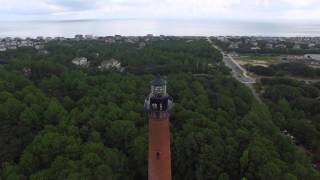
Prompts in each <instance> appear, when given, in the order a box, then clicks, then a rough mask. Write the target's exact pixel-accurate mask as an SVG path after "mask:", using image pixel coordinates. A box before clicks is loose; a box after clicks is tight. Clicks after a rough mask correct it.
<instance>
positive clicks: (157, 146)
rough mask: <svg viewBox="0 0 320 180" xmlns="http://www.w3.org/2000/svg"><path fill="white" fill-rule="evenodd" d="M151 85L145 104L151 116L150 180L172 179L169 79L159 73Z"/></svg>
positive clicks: (171, 104) (171, 102)
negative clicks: (167, 86)
mask: <svg viewBox="0 0 320 180" xmlns="http://www.w3.org/2000/svg"><path fill="white" fill-rule="evenodd" d="M150 85H151V92H150V94H149V96H148V97H147V99H146V100H145V104H144V106H145V109H146V110H147V111H148V116H149V155H148V180H171V153H170V121H169V111H170V110H171V109H172V107H173V101H172V98H171V97H170V96H169V95H168V94H167V89H166V85H167V81H166V80H163V79H161V78H160V76H159V75H158V77H157V78H156V79H155V80H153V81H151V82H150Z"/></svg>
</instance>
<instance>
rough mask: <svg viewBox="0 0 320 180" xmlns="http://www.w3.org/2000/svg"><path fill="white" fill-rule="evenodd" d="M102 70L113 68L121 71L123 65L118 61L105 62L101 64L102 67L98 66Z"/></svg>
mask: <svg viewBox="0 0 320 180" xmlns="http://www.w3.org/2000/svg"><path fill="white" fill-rule="evenodd" d="M98 68H99V69H100V70H102V71H103V70H108V69H111V68H114V69H117V70H121V63H120V62H119V61H118V60H116V59H113V58H112V59H110V60H104V61H102V62H101V64H100V66H98Z"/></svg>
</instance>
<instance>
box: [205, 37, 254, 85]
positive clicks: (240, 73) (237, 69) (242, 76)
mask: <svg viewBox="0 0 320 180" xmlns="http://www.w3.org/2000/svg"><path fill="white" fill-rule="evenodd" d="M207 40H208V41H209V43H210V44H211V45H212V46H213V47H214V48H216V49H218V50H219V51H220V52H221V54H222V55H223V62H224V63H225V65H226V66H227V67H229V68H230V69H231V70H232V76H233V77H234V78H236V79H237V80H238V81H240V82H242V83H244V84H253V83H255V80H254V79H252V78H251V77H249V76H247V71H246V70H245V69H243V68H242V67H241V66H240V65H239V64H238V63H237V62H236V61H235V60H234V59H233V57H232V56H231V55H230V54H225V53H224V52H223V51H222V50H221V49H220V48H219V47H217V46H216V45H215V44H213V42H212V41H211V39H210V38H207Z"/></svg>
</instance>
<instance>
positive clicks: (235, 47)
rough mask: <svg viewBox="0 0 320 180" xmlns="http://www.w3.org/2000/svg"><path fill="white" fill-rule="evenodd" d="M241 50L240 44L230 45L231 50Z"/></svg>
mask: <svg viewBox="0 0 320 180" xmlns="http://www.w3.org/2000/svg"><path fill="white" fill-rule="evenodd" d="M238 48H239V44H238V43H231V44H230V45H229V49H238Z"/></svg>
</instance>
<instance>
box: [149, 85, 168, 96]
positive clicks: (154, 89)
mask: <svg viewBox="0 0 320 180" xmlns="http://www.w3.org/2000/svg"><path fill="white" fill-rule="evenodd" d="M151 93H152V95H155V96H164V95H166V93H167V88H166V85H161V86H155V85H151Z"/></svg>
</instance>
